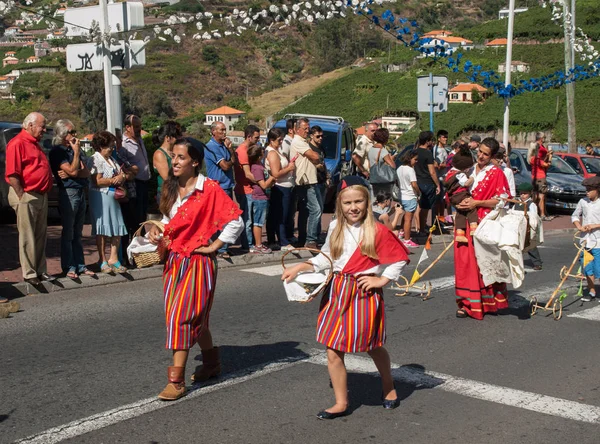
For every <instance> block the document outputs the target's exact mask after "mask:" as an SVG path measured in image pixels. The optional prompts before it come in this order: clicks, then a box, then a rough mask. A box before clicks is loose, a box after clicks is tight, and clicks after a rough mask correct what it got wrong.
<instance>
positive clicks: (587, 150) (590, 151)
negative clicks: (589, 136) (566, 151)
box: [585, 143, 600, 157]
mask: <svg viewBox="0 0 600 444" xmlns="http://www.w3.org/2000/svg"><path fill="white" fill-rule="evenodd" d="M585 154H587V155H588V156H594V157H598V156H600V154H598V152H597V151H596V150H595V149H594V145H592V144H591V143H588V144H587V145H586V146H585Z"/></svg>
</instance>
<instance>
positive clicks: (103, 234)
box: [89, 131, 128, 274]
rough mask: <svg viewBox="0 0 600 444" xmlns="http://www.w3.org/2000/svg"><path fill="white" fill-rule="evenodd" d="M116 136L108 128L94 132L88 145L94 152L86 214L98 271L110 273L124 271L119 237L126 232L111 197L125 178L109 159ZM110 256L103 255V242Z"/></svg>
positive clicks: (119, 212)
mask: <svg viewBox="0 0 600 444" xmlns="http://www.w3.org/2000/svg"><path fill="white" fill-rule="evenodd" d="M115 141H116V138H115V136H113V135H112V134H111V133H109V132H108V131H100V132H98V133H96V134H94V139H93V140H92V146H93V147H94V150H95V151H96V152H95V153H94V155H93V156H92V160H91V167H90V181H91V183H92V186H91V188H90V193H89V196H90V213H91V219H92V236H96V246H97V247H98V255H99V259H100V271H102V272H103V273H108V274H112V273H113V272H117V273H125V272H126V271H127V269H126V268H125V267H124V266H123V265H122V264H121V262H120V261H119V243H120V242H121V236H125V235H127V227H126V226H125V222H124V220H123V215H122V213H121V207H120V206H119V202H117V200H116V199H115V189H116V187H121V186H123V184H124V183H125V181H127V179H128V177H127V173H125V172H124V171H123V170H122V169H121V167H120V166H119V164H118V163H117V162H115V160H114V159H113V158H112V151H113V149H114V145H115ZM107 243H108V244H109V248H110V255H109V257H108V258H107V257H106V251H105V250H106V248H105V247H106V244H107Z"/></svg>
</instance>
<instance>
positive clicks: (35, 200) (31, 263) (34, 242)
mask: <svg viewBox="0 0 600 444" xmlns="http://www.w3.org/2000/svg"><path fill="white" fill-rule="evenodd" d="M8 203H9V204H10V206H11V207H12V208H13V209H14V210H15V213H17V229H18V230H19V261H20V262H21V270H22V272H23V278H24V279H31V278H35V277H38V276H39V275H40V274H42V273H45V272H46V235H47V230H48V194H39V193H24V194H23V197H21V200H19V198H18V197H17V193H16V192H15V190H14V189H13V188H12V187H10V189H9V192H8Z"/></svg>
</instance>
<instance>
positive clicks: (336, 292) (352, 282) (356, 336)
mask: <svg viewBox="0 0 600 444" xmlns="http://www.w3.org/2000/svg"><path fill="white" fill-rule="evenodd" d="M317 342H320V343H321V344H323V345H325V346H327V347H329V348H331V349H333V350H338V351H341V352H349V353H359V352H367V351H369V350H374V349H376V348H379V347H381V346H383V344H385V308H384V304H383V292H382V290H381V289H377V290H375V291H373V290H370V291H362V290H360V289H359V288H358V281H357V280H356V278H355V277H354V276H351V275H344V274H341V273H336V274H334V276H333V279H332V280H331V283H330V284H329V291H326V292H325V294H324V295H323V298H322V300H321V308H320V312H319V320H318V322H317Z"/></svg>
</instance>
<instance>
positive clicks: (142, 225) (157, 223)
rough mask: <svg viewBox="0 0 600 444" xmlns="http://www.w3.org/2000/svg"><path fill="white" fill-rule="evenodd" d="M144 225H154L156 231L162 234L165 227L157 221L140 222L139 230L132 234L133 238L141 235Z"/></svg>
mask: <svg viewBox="0 0 600 444" xmlns="http://www.w3.org/2000/svg"><path fill="white" fill-rule="evenodd" d="M146 224H150V225H154V226H155V227H158V229H159V230H160V232H161V233H162V232H164V231H165V225H164V224H163V223H162V222H160V221H157V220H147V221H145V222H142V223H141V224H140V228H138V229H137V230H135V233H133V235H134V236H139V235H140V234H141V233H142V228H143V227H144V225H146Z"/></svg>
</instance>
